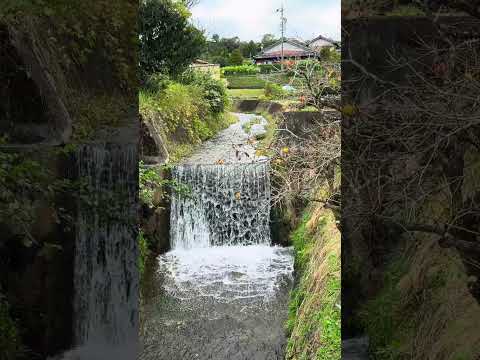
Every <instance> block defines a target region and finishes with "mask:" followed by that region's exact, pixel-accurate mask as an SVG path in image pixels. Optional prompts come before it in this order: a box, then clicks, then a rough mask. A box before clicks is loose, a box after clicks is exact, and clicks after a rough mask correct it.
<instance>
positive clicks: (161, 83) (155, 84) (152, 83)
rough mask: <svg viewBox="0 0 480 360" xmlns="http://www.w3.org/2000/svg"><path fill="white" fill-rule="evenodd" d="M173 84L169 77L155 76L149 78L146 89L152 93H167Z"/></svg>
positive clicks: (145, 85)
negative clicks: (169, 86)
mask: <svg viewBox="0 0 480 360" xmlns="http://www.w3.org/2000/svg"><path fill="white" fill-rule="evenodd" d="M171 83H172V82H171V80H170V78H169V77H168V76H167V75H164V74H153V75H150V76H148V78H147V80H146V81H145V84H144V88H145V89H146V90H148V91H151V92H161V91H165V90H166V89H167V88H168V85H170V84H171Z"/></svg>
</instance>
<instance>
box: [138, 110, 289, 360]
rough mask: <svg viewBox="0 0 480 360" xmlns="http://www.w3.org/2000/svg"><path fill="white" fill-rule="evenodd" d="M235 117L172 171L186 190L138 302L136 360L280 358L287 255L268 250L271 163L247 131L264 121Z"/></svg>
mask: <svg viewBox="0 0 480 360" xmlns="http://www.w3.org/2000/svg"><path fill="white" fill-rule="evenodd" d="M235 115H236V116H237V117H238V119H239V122H238V123H236V124H233V125H231V126H230V127H229V128H228V129H225V130H223V131H222V132H220V133H219V134H218V135H217V136H216V137H215V138H213V139H211V140H209V141H208V142H206V143H204V144H203V145H202V146H201V148H199V149H198V151H197V152H196V153H195V154H193V155H192V156H191V157H189V158H188V159H184V162H183V163H182V164H180V165H177V166H176V167H174V168H173V171H172V178H173V180H174V181H175V182H177V185H178V186H179V188H180V190H182V191H178V192H176V193H175V194H173V198H172V203H171V217H170V220H171V224H170V231H171V245H172V250H171V251H169V252H168V253H166V254H162V255H160V256H159V257H158V267H157V269H156V270H157V271H156V273H155V276H154V277H153V278H152V279H151V280H152V281H150V282H148V284H149V286H151V287H152V289H149V290H148V291H147V292H146V293H147V294H148V295H146V296H145V297H144V306H143V311H142V314H143V316H142V320H143V321H142V325H141V338H142V346H143V349H142V352H141V356H140V359H141V360H172V359H211V360H225V359H237V360H240V359H281V358H283V347H284V344H285V341H286V339H285V334H284V331H283V324H284V322H285V320H286V316H287V311H286V309H287V300H288V291H289V289H290V287H291V284H292V281H293V277H292V273H293V256H292V255H293V254H292V249H291V248H281V247H276V246H271V237H270V226H269V225H270V224H269V218H270V202H271V199H270V197H271V195H270V194H271V190H270V175H269V174H270V162H269V160H268V159H267V158H265V157H259V156H257V154H256V147H255V141H252V139H251V138H250V135H249V134H247V133H246V132H245V130H244V128H245V126H244V125H246V124H248V123H249V122H250V121H252V120H255V123H260V124H265V123H266V120H265V119H263V120H260V121H259V120H258V119H257V116H256V115H253V114H235ZM219 160H221V161H219ZM220 163H221V164H220ZM153 289H154V290H153ZM267 334H268V335H267ZM266 335H267V336H266Z"/></svg>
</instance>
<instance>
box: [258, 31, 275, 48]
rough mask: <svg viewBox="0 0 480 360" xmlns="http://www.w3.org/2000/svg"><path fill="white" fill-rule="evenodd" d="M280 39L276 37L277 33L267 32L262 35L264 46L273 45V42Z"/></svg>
mask: <svg viewBox="0 0 480 360" xmlns="http://www.w3.org/2000/svg"><path fill="white" fill-rule="evenodd" d="M278 40H279V39H277V38H276V37H275V35H273V34H265V35H263V37H262V46H263V48H264V49H265V48H267V47H269V46H272V45H273V44H275V43H276V42H277V41H278Z"/></svg>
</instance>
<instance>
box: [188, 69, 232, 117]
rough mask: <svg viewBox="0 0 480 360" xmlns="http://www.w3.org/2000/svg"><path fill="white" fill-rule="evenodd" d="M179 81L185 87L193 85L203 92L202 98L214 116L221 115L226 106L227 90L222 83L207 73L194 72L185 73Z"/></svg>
mask: <svg viewBox="0 0 480 360" xmlns="http://www.w3.org/2000/svg"><path fill="white" fill-rule="evenodd" d="M180 81H181V82H182V83H183V84H185V85H195V86H198V87H200V88H201V89H202V90H203V97H204V99H205V100H206V101H207V102H208V105H209V106H210V111H211V113H212V114H214V115H218V114H221V113H223V112H224V111H225V109H226V107H227V105H228V94H227V88H226V86H225V84H224V82H223V81H221V80H217V79H214V78H213V77H212V76H211V75H210V74H208V73H202V72H199V71H195V70H189V71H186V72H185V73H184V74H183V75H182V77H181V79H180Z"/></svg>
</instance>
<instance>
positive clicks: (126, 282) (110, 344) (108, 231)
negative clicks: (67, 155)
mask: <svg viewBox="0 0 480 360" xmlns="http://www.w3.org/2000/svg"><path fill="white" fill-rule="evenodd" d="M76 167H77V172H78V177H79V179H81V180H82V181H83V182H84V183H85V185H86V187H87V189H88V190H87V194H86V199H87V202H86V203H80V204H79V210H78V219H77V220H78V225H77V238H76V244H75V267H74V289H75V296H74V337H75V345H76V346H77V347H80V348H89V347H90V348H91V349H101V351H102V354H104V356H106V357H105V358H108V356H110V355H112V354H114V353H118V351H117V350H118V347H119V346H120V347H121V348H122V349H123V351H124V353H123V355H125V357H122V358H130V357H129V356H134V354H135V353H136V349H135V347H136V342H137V338H138V290H139V289H138V286H139V285H138V283H139V281H138V263H137V262H138V249H137V239H136V234H137V231H136V226H137V225H136V206H135V205H136V203H137V184H138V173H137V171H136V169H137V168H138V157H137V149H136V146H119V145H108V146H106V145H101V144H98V145H97V144H95V145H84V146H81V147H80V148H79V149H78V151H77V153H76ZM115 348H117V350H115ZM109 349H110V350H109ZM95 351H96V350H91V351H90V352H89V351H88V350H87V351H86V353H87V354H92V355H90V356H91V357H90V358H92V359H93V358H95V355H94V354H93V353H94V352H95ZM99 351H100V350H99ZM129 351H130V352H131V354H130V355H128V354H127V353H126V352H129ZM92 352H93V353H92ZM108 354H110V355H108ZM81 358H82V359H83V357H81ZM132 358H133V357H132ZM85 359H86V357H85Z"/></svg>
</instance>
